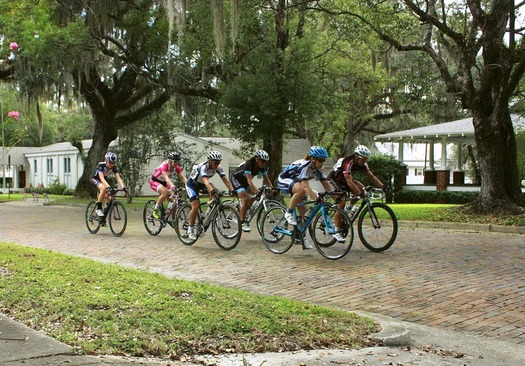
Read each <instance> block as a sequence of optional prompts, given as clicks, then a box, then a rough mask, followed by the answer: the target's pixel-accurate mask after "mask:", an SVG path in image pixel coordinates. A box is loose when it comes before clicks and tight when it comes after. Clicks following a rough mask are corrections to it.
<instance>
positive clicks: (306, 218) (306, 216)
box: [304, 208, 313, 222]
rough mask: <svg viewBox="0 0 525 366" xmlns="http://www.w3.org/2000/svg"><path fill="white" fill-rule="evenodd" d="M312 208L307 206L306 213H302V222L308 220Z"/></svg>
mask: <svg viewBox="0 0 525 366" xmlns="http://www.w3.org/2000/svg"><path fill="white" fill-rule="evenodd" d="M312 211H313V210H312V208H309V209H308V211H306V213H305V214H304V222H308V220H309V219H310V215H312Z"/></svg>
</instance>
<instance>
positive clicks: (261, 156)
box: [255, 150, 270, 161]
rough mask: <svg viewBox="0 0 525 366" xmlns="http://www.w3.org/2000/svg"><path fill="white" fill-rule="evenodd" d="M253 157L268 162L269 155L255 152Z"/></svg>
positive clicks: (259, 151) (264, 152)
mask: <svg viewBox="0 0 525 366" xmlns="http://www.w3.org/2000/svg"><path fill="white" fill-rule="evenodd" d="M255 157H256V158H259V159H261V160H264V161H268V160H270V155H268V153H267V152H266V151H264V150H257V151H256V152H255Z"/></svg>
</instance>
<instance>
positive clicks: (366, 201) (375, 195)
mask: <svg viewBox="0 0 525 366" xmlns="http://www.w3.org/2000/svg"><path fill="white" fill-rule="evenodd" d="M365 190H366V192H367V193H368V195H367V196H366V197H365V198H363V199H361V204H360V206H359V208H358V209H357V211H356V212H355V213H354V214H353V215H352V216H350V215H348V216H349V217H350V221H352V224H353V223H354V221H355V220H356V219H357V218H358V217H359V215H360V214H361V212H362V211H363V210H369V211H370V212H371V213H373V210H370V206H371V205H372V202H373V200H377V199H380V200H383V198H384V193H383V191H382V190H381V189H379V188H373V187H370V186H367V187H365ZM379 192H380V194H379ZM352 198H355V196H350V199H352ZM355 204H356V205H357V202H356V203H355ZM372 218H373V220H374V226H376V227H377V225H379V223H378V221H377V217H376V216H375V215H374V214H372Z"/></svg>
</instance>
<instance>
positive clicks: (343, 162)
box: [328, 145, 388, 229]
mask: <svg viewBox="0 0 525 366" xmlns="http://www.w3.org/2000/svg"><path fill="white" fill-rule="evenodd" d="M370 155H372V152H371V151H370V149H369V148H368V147H366V146H364V145H359V146H357V147H356V148H355V150H354V153H353V154H352V155H349V156H347V157H344V158H340V159H339V160H338V161H337V162H336V163H335V165H334V167H333V169H332V170H331V171H330V174H329V175H328V177H329V178H330V181H331V183H332V186H333V187H334V189H335V190H338V191H340V190H344V191H346V192H350V191H352V192H353V193H354V195H355V196H356V197H358V196H359V197H361V198H364V197H366V191H365V189H364V188H365V185H364V184H363V183H361V182H359V181H358V180H356V179H354V177H353V175H352V174H353V173H354V172H356V171H359V170H360V171H362V172H363V173H365V174H366V176H367V177H368V178H369V179H370V181H371V182H372V184H374V185H375V186H376V187H378V188H381V189H382V190H383V191H384V192H385V193H387V192H388V187H386V186H385V185H384V184H383V183H381V181H380V180H379V179H378V178H377V177H376V176H375V175H374V174H373V173H372V171H371V170H370V168H369V167H368V164H367V161H368V158H369V157H370ZM358 199H359V198H353V199H352V200H351V201H350V206H349V207H348V209H350V208H351V206H352V205H353V204H355V203H356V202H357V200H358ZM339 207H340V208H341V209H343V208H344V201H341V202H340V203H339ZM338 224H339V217H336V219H335V226H336V229H337V228H338V227H339V225H338Z"/></svg>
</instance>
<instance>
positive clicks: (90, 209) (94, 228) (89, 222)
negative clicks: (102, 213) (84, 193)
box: [86, 201, 100, 234]
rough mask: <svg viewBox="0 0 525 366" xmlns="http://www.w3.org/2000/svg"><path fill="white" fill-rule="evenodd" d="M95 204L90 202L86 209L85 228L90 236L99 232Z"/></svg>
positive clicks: (98, 219)
mask: <svg viewBox="0 0 525 366" xmlns="http://www.w3.org/2000/svg"><path fill="white" fill-rule="evenodd" d="M96 211H97V203H96V202H95V201H91V202H89V203H88V205H87V208H86V226H87V229H88V230H89V232H90V233H91V234H96V233H98V231H99V230H100V218H99V217H98V215H97V213H96Z"/></svg>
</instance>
